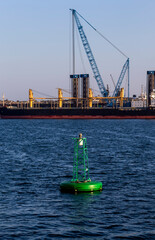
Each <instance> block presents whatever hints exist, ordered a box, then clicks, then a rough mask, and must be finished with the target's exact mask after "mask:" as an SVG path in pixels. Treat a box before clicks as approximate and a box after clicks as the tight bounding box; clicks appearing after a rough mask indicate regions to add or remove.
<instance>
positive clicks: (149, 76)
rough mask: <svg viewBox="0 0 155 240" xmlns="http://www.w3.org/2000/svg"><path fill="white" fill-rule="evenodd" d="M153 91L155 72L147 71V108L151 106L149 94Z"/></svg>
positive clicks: (154, 87)
mask: <svg viewBox="0 0 155 240" xmlns="http://www.w3.org/2000/svg"><path fill="white" fill-rule="evenodd" d="M154 89H155V71H147V79H146V95H147V107H149V106H151V94H152V92H153V91H154Z"/></svg>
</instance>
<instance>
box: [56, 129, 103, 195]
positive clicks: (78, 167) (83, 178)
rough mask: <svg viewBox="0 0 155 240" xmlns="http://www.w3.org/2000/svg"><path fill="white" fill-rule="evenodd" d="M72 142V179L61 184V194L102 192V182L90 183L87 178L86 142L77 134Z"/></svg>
mask: <svg viewBox="0 0 155 240" xmlns="http://www.w3.org/2000/svg"><path fill="white" fill-rule="evenodd" d="M73 141H74V162H73V178H72V180H71V181H70V182H62V183H61V184H60V190H61V191H62V192H75V193H77V192H94V191H102V182H96V181H91V179H90V177H89V165H88V152H87V140H86V138H83V137H82V134H81V133H80V134H79V137H78V138H73Z"/></svg>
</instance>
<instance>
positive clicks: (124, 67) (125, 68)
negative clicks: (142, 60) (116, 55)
mask: <svg viewBox="0 0 155 240" xmlns="http://www.w3.org/2000/svg"><path fill="white" fill-rule="evenodd" d="M127 69H129V58H128V59H127V60H126V62H125V64H124V65H123V68H122V71H121V74H120V76H119V78H118V81H117V84H116V86H115V89H114V92H113V95H112V96H113V97H117V95H118V93H119V91H120V86H121V84H122V81H123V79H124V76H125V73H126V71H127Z"/></svg>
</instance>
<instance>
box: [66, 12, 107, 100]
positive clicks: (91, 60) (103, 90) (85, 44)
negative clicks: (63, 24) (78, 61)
mask: <svg viewBox="0 0 155 240" xmlns="http://www.w3.org/2000/svg"><path fill="white" fill-rule="evenodd" d="M70 10H71V11H72V14H73V16H74V18H75V21H76V24H77V28H78V31H79V34H80V37H81V40H82V44H83V47H84V49H85V52H86V54H87V57H88V60H89V63H90V66H91V68H92V71H93V74H94V77H95V79H96V81H97V84H98V87H99V89H100V92H101V94H102V96H103V97H107V95H108V92H107V90H106V88H105V86H104V83H103V80H102V77H101V75H100V72H99V69H98V67H97V64H96V61H95V58H94V56H93V53H92V51H91V48H90V45H89V42H88V40H87V37H86V35H85V33H84V30H83V27H82V25H81V23H80V21H79V18H78V16H77V12H76V10H74V9H70Z"/></svg>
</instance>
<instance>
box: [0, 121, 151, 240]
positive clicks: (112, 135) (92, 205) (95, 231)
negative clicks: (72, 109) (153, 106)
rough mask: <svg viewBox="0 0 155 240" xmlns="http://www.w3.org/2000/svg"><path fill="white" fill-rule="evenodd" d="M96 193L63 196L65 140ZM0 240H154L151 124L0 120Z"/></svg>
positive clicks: (68, 173)
mask: <svg viewBox="0 0 155 240" xmlns="http://www.w3.org/2000/svg"><path fill="white" fill-rule="evenodd" d="M80 132H82V133H83V135H84V136H85V137H87V143H88V154H89V163H90V176H91V179H92V180H99V181H102V183H103V191H102V192H101V193H94V194H89V193H83V194H77V195H74V194H65V193H63V194H62V193H61V192H60V191H59V185H60V183H61V182H62V181H64V180H70V179H71V177H72V161H73V145H72V137H76V136H78V134H79V133H80ZM0 133H1V134H0V239H3V240H5V239H11V240H13V239H93V240H95V239H107V240H109V239H110V240H111V239H136V240H137V239H145V240H146V239H149V240H151V239H155V220H154V219H155V176H154V175H155V121H154V120H0Z"/></svg>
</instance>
